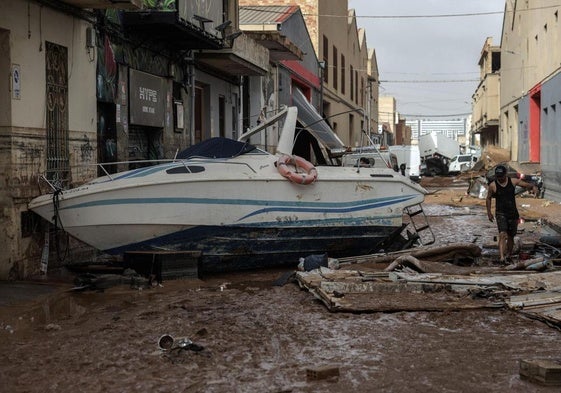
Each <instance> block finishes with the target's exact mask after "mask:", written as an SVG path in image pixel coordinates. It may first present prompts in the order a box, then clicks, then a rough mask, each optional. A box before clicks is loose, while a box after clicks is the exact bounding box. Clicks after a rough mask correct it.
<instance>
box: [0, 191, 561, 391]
mask: <svg viewBox="0 0 561 393" xmlns="http://www.w3.org/2000/svg"><path fill="white" fill-rule="evenodd" d="M462 193H463V191H461V190H459V189H458V190H456V191H454V189H451V188H442V189H440V191H438V192H436V193H435V194H433V195H429V196H428V197H427V203H426V211H427V213H428V214H429V216H430V217H429V219H430V221H431V224H432V226H433V228H434V230H435V233H436V234H437V240H438V242H440V243H441V244H445V243H449V242H456V241H464V242H465V241H468V242H469V241H474V242H476V243H477V244H485V243H488V242H491V243H492V242H493V236H494V235H495V226H494V224H492V223H489V222H488V221H487V218H486V214H485V213H484V204H482V203H481V201H479V200H475V199H474V198H470V197H467V196H465V195H463V194H462ZM462 196H463V197H462ZM461 197H462V198H461ZM459 199H461V200H459ZM528 201H530V199H528ZM535 201H536V202H535V203H536V206H539V203H540V201H541V203H543V202H544V201H543V200H535ZM531 202H533V201H531ZM483 203H484V201H483ZM520 203H524V204H526V199H524V200H521V201H520ZM554 207H555V206H554ZM546 214H547V213H546ZM551 214H554V213H551ZM538 216H539V213H535V217H533V218H532V219H529V220H528V221H527V222H526V224H524V225H525V226H524V230H523V233H522V235H521V236H523V237H524V238H525V239H528V240H531V239H534V238H535V237H536V236H539V234H540V233H541V228H540V227H539V225H538V221H537V220H538V219H539V217H538ZM536 217H537V218H536ZM285 272H286V270H284V271H280V270H274V271H271V270H269V271H257V272H246V273H236V274H228V275H223V276H214V277H210V278H205V279H184V280H173V281H164V283H163V287H153V288H150V289H143V290H140V289H138V288H130V287H128V286H126V285H121V286H118V287H114V288H110V289H107V290H105V291H103V292H93V291H85V292H75V291H71V290H70V288H71V287H72V284H70V283H67V282H62V283H54V282H49V283H48V284H49V285H48V288H50V289H52V288H54V290H53V291H39V293H37V295H36V296H34V297H31V298H25V297H20V298H19V299H15V298H14V299H10V300H9V301H4V302H0V354H1V356H0V381H1V382H0V391H2V392H11V393H13V392H107V391H111V392H148V391H149V392H326V391H329V392H349V391H353V392H557V391H559V387H544V386H540V385H537V384H534V383H532V382H529V381H526V380H523V379H521V378H520V376H519V362H520V360H524V359H536V358H561V355H559V354H560V353H561V332H560V331H558V330H556V329H554V328H552V327H549V326H547V325H546V324H544V323H542V322H539V321H535V320H531V319H528V318H527V317H524V316H522V315H521V314H518V313H516V312H514V311H509V310H506V309H491V310H489V309H486V310H470V311H457V312H395V313H367V314H353V313H330V312H329V311H327V309H326V308H325V307H324V306H323V304H322V303H320V302H319V301H318V300H317V299H315V298H314V297H313V296H312V295H311V294H309V293H308V292H307V291H304V290H302V289H300V288H299V287H298V286H297V285H296V284H295V283H292V282H291V283H288V284H287V285H284V286H274V285H273V282H274V281H275V280H276V279H277V278H279V277H280V276H281V275H282V274H283V273H285ZM55 284H56V285H55ZM29 285H31V284H29ZM5 300H6V299H5ZM164 334H170V335H172V336H173V337H175V338H183V337H185V338H188V339H189V340H191V341H192V342H193V344H196V345H195V346H192V347H191V348H189V347H186V348H184V349H182V348H177V349H173V350H172V351H168V352H163V351H161V350H160V349H159V348H158V345H157V343H158V339H159V338H160V337H161V336H162V335H164ZM201 347H202V348H201ZM326 366H330V367H335V368H337V369H338V371H339V376H338V377H337V376H333V377H331V378H328V379H318V380H312V379H308V378H307V374H306V370H307V369H317V368H319V367H326Z"/></svg>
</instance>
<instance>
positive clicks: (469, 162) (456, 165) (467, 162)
mask: <svg viewBox="0 0 561 393" xmlns="http://www.w3.org/2000/svg"><path fill="white" fill-rule="evenodd" d="M478 160H479V157H478V156H476V155H474V154H458V155H456V156H454V157H452V159H451V160H450V164H449V165H448V173H449V174H451V175H457V174H458V173H460V172H465V171H468V170H470V169H471V168H473V166H474V165H475V163H476V162H477V161H478Z"/></svg>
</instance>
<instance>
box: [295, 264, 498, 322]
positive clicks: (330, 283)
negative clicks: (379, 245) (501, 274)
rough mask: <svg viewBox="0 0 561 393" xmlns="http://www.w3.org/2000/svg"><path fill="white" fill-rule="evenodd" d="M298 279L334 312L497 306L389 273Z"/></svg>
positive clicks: (320, 272) (317, 274) (315, 274)
mask: <svg viewBox="0 0 561 393" xmlns="http://www.w3.org/2000/svg"><path fill="white" fill-rule="evenodd" d="M296 280H297V282H298V283H299V284H300V286H301V287H303V288H306V289H307V290H308V291H309V292H310V293H312V294H313V295H314V296H315V297H316V298H318V299H319V300H320V301H322V302H323V303H324V304H325V306H326V307H327V308H328V309H329V310H330V311H333V312H390V311H391V312H393V311H441V310H461V309H474V308H487V307H497V305H496V304H495V303H492V302H490V301H489V300H487V299H472V298H471V297H469V296H466V294H465V293H464V294H462V293H454V292H452V291H449V290H448V288H446V286H445V285H430V284H429V285H427V284H420V283H407V282H405V281H402V282H400V283H396V282H392V281H391V280H390V279H389V273H385V275H380V274H378V275H369V274H364V273H363V272H360V271H356V270H338V271H334V270H330V269H327V268H322V269H317V270H313V271H311V272H298V273H296Z"/></svg>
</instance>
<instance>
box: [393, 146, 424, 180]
mask: <svg viewBox="0 0 561 393" xmlns="http://www.w3.org/2000/svg"><path fill="white" fill-rule="evenodd" d="M389 150H390V152H392V153H393V154H395V155H396V157H397V162H398V167H400V168H401V166H402V164H403V165H405V176H407V177H409V178H410V179H411V180H413V181H417V182H418V181H420V180H421V169H420V167H421V154H420V152H419V146H416V145H395V146H389Z"/></svg>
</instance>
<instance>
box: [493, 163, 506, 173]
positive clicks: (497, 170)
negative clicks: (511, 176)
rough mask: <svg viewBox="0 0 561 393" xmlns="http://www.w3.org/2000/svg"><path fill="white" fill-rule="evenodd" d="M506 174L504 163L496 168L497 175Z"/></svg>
mask: <svg viewBox="0 0 561 393" xmlns="http://www.w3.org/2000/svg"><path fill="white" fill-rule="evenodd" d="M504 175H506V167H505V166H504V165H499V166H497V167H496V168H495V176H504Z"/></svg>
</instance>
